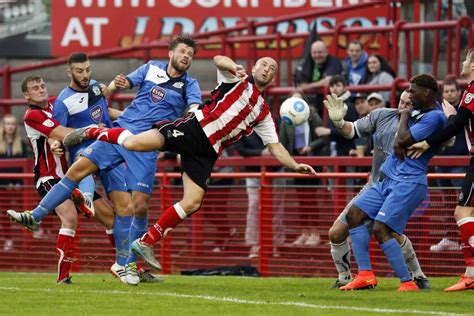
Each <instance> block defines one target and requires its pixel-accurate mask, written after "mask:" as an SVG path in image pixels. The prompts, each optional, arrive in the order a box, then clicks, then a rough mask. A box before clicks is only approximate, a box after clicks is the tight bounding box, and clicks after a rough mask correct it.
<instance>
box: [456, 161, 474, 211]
mask: <svg viewBox="0 0 474 316" xmlns="http://www.w3.org/2000/svg"><path fill="white" fill-rule="evenodd" d="M473 182H474V157H472V158H471V162H470V164H469V168H468V170H467V172H466V176H465V177H464V180H463V184H462V188H461V193H459V199H458V205H459V206H468V207H474V204H473V193H474V190H473V186H472V184H473Z"/></svg>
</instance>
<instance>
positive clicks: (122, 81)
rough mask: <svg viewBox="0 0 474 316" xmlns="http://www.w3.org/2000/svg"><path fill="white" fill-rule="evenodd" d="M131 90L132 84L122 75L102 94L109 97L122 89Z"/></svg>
mask: <svg viewBox="0 0 474 316" xmlns="http://www.w3.org/2000/svg"><path fill="white" fill-rule="evenodd" d="M129 88H130V82H128V80H127V78H126V77H125V75H123V74H120V75H117V76H116V77H115V78H114V80H112V81H111V82H110V84H109V86H108V87H107V88H106V89H104V90H103V91H102V94H103V95H104V96H106V97H108V96H109V95H111V94H112V93H115V92H117V91H119V90H122V89H129Z"/></svg>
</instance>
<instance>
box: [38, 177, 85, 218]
mask: <svg viewBox="0 0 474 316" xmlns="http://www.w3.org/2000/svg"><path fill="white" fill-rule="evenodd" d="M76 187H77V183H76V182H74V181H72V180H71V179H69V178H68V177H64V178H62V180H61V181H59V182H58V183H57V184H56V185H55V186H53V188H52V189H51V190H50V191H49V192H48V194H46V196H45V197H44V198H43V199H42V200H41V201H40V203H39V205H38V206H37V207H36V208H35V209H34V210H33V218H34V219H35V221H36V222H37V223H39V222H41V220H42V219H43V218H44V217H45V216H46V215H48V214H49V213H50V212H51V211H52V210H54V209H55V208H56V207H57V206H59V205H60V204H61V203H63V202H64V201H66V200H67V199H69V198H70V197H71V192H72V190H74V189H75V188H76Z"/></svg>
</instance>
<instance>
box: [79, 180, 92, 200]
mask: <svg viewBox="0 0 474 316" xmlns="http://www.w3.org/2000/svg"><path fill="white" fill-rule="evenodd" d="M78 188H79V190H81V192H82V194H84V195H87V196H89V197H93V196H94V191H95V181H94V177H93V176H92V175H88V176H87V177H85V178H84V179H82V180H81V182H79V185H78Z"/></svg>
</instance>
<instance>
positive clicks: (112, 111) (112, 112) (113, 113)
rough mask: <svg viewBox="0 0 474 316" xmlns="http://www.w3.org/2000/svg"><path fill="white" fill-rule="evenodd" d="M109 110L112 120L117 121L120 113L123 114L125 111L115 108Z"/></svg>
mask: <svg viewBox="0 0 474 316" xmlns="http://www.w3.org/2000/svg"><path fill="white" fill-rule="evenodd" d="M108 111H109V117H110V119H111V120H112V121H115V120H116V119H118V118H119V117H120V115H122V113H123V111H120V110H117V109H113V108H108Z"/></svg>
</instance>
